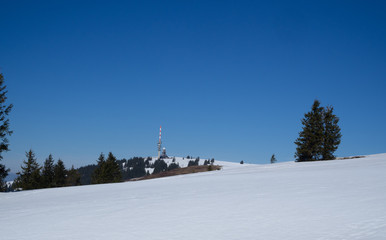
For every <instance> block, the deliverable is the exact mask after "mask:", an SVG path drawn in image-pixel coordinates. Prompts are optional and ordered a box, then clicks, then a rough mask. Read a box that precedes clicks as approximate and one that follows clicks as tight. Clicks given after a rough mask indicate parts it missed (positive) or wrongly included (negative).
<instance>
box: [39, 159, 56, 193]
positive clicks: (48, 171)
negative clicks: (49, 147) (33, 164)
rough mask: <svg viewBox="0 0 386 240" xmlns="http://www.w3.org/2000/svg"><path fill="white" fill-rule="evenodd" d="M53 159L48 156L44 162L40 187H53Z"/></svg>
mask: <svg viewBox="0 0 386 240" xmlns="http://www.w3.org/2000/svg"><path fill="white" fill-rule="evenodd" d="M54 176H55V173H54V159H53V157H52V155H51V154H50V155H49V156H48V158H47V159H46V160H45V161H44V165H43V170H42V181H43V184H42V187H45V188H48V187H53V186H54Z"/></svg>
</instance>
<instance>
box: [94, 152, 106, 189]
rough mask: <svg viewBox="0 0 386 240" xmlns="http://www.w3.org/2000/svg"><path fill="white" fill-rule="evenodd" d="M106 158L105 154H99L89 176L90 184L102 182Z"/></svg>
mask: <svg viewBox="0 0 386 240" xmlns="http://www.w3.org/2000/svg"><path fill="white" fill-rule="evenodd" d="M105 164H106V160H105V155H104V154H103V153H101V154H100V155H99V158H98V160H97V167H96V168H95V170H94V172H93V173H92V176H91V183H92V184H99V183H104V182H105V180H104V168H105Z"/></svg>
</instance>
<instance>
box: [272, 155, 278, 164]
mask: <svg viewBox="0 0 386 240" xmlns="http://www.w3.org/2000/svg"><path fill="white" fill-rule="evenodd" d="M276 162H277V160H276V157H275V154H272V157H271V163H276Z"/></svg>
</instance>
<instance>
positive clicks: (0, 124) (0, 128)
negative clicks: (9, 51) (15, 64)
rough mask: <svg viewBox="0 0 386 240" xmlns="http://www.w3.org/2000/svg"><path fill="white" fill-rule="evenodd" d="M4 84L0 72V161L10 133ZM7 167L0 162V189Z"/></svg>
mask: <svg viewBox="0 0 386 240" xmlns="http://www.w3.org/2000/svg"><path fill="white" fill-rule="evenodd" d="M5 89H6V86H5V85H4V77H3V74H1V73H0V162H1V160H2V159H3V156H2V152H7V151H8V150H9V149H8V146H9V144H8V139H7V136H10V135H11V134H12V131H11V130H10V129H9V119H8V114H9V113H10V111H11V109H12V107H13V105H12V104H9V105H7V104H6V103H5V101H6V100H7V97H6V95H7V92H8V91H6V90H5ZM8 172H9V169H7V168H6V167H5V166H4V165H3V164H0V191H4V190H5V187H6V186H5V183H4V178H5V177H7V176H8Z"/></svg>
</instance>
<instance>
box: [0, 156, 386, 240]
mask: <svg viewBox="0 0 386 240" xmlns="http://www.w3.org/2000/svg"><path fill="white" fill-rule="evenodd" d="M221 163H222V164H224V168H223V170H221V171H212V172H204V173H196V174H189V175H180V176H174V177H166V178H159V179H151V180H145V181H137V182H125V183H118V184H103V185H90V186H81V187H67V188H56V189H43V190H34V191H24V192H16V193H2V194H0V212H1V213H2V214H1V215H0V231H1V239H82V240H83V239H149V240H150V239H152V240H153V239H265V240H269V239H305V240H306V239H307V240H309V239H320V240H321V239H385V238H386V154H378V155H371V156H367V157H366V158H361V159H350V160H335V161H323V162H309V163H294V162H287V163H277V164H272V165H252V164H244V165H240V164H238V163H237V164H236V163H225V162H219V161H217V160H216V161H215V164H220V165H221Z"/></svg>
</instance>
